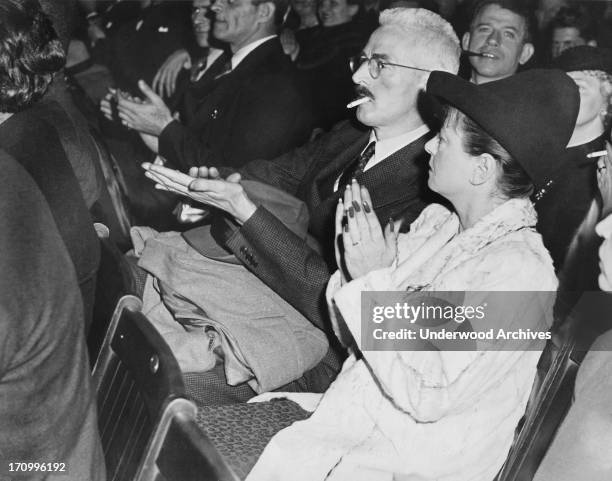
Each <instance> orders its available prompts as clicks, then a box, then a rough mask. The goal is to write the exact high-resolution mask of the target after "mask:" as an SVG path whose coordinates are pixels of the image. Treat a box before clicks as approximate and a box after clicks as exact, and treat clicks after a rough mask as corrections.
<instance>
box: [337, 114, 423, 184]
mask: <svg viewBox="0 0 612 481" xmlns="http://www.w3.org/2000/svg"><path fill="white" fill-rule="evenodd" d="M427 132H429V127H427V125H421V126H420V127H417V128H416V129H414V130H411V131H410V132H406V133H405V134H400V135H398V136H396V137H392V138H390V139H385V140H376V134H375V133H374V130H372V131H371V132H370V140H369V141H368V145H370V143H371V142H376V145H375V146H374V155H373V156H372V158H371V159H370V160H369V161H368V163H367V164H366V165H365V167H364V169H363V170H364V172H365V171H366V170H368V169H371V168H372V167H374V166H375V165H376V164H378V163H380V162H382V161H383V160H385V159H386V158H387V157H389V156H390V155H391V154H394V153H395V152H397V151H398V150H400V149H401V148H403V147H406V146H407V145H408V144H411V143H412V142H414V141H415V140H418V139H420V138H421V137H423V135H425V134H426V133H427ZM368 145H366V146H365V148H364V149H363V150H362V151H361V153H362V154H363V152H364V150H365V149H367V147H368ZM340 177H342V174H340V175H339V176H338V178H337V179H336V182H334V192H335V191H337V190H338V184H339V182H340Z"/></svg>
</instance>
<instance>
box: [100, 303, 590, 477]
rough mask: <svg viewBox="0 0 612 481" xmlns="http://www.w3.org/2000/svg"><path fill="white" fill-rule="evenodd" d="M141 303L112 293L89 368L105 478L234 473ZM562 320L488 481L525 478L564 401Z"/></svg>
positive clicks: (568, 384) (568, 350) (573, 346)
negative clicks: (105, 326)
mask: <svg viewBox="0 0 612 481" xmlns="http://www.w3.org/2000/svg"><path fill="white" fill-rule="evenodd" d="M141 305H142V304H141V301H140V300H139V299H138V298H137V297H135V296H132V295H127V296H123V297H121V298H120V300H119V301H118V303H117V306H116V308H115V310H114V312H113V314H112V316H111V318H110V321H109V322H108V323H107V324H108V330H107V332H106V335H105V337H104V341H103V344H102V347H101V350H100V353H99V355H98V357H97V360H96V362H95V365H94V368H93V378H94V386H95V388H96V392H97V401H98V416H99V428H100V436H101V439H102V446H103V450H104V454H105V457H106V463H107V470H108V479H109V480H113V481H131V480H134V481H145V480H146V481H161V480H168V481H171V480H177V481H178V480H181V481H191V480H193V481H196V480H220V481H226V480H228V481H229V480H238V479H241V477H239V476H238V475H237V474H236V472H238V473H240V474H243V472H241V470H240V467H238V466H235V468H236V469H233V468H234V467H233V466H232V460H231V459H229V458H228V457H224V456H223V455H222V454H220V451H219V450H218V449H217V448H216V447H215V445H214V443H213V441H212V440H211V438H210V437H209V436H207V434H206V433H205V432H204V431H203V430H202V428H201V427H200V426H199V425H198V423H197V422H196V414H197V407H196V405H195V403H194V402H193V401H192V400H190V399H188V396H187V394H186V390H185V384H184V381H183V378H182V375H181V372H180V369H179V367H178V364H177V361H176V359H175V358H174V356H173V354H172V352H171V351H170V349H169V347H168V346H167V344H166V343H165V341H164V340H163V339H162V337H161V336H160V335H159V334H158V333H157V331H156V330H155V328H154V327H153V325H152V324H151V323H150V322H149V321H148V320H147V318H146V316H145V315H144V314H143V313H142V312H140V309H141ZM569 324H571V323H569ZM569 324H566V325H565V326H564V328H563V329H560V330H559V331H558V332H557V333H556V334H555V336H554V337H553V339H552V340H551V341H549V343H548V344H547V346H546V349H545V350H544V352H543V354H542V357H541V359H540V365H539V370H538V371H539V372H538V377H537V378H536V380H535V382H534V386H533V390H532V394H531V398H530V401H529V404H528V407H527V411H526V414H525V417H524V420H523V422H522V423H521V425H520V427H519V428H518V429H517V434H516V439H515V442H514V444H513V447H512V449H511V451H510V453H509V455H508V458H507V460H506V463H505V465H504V466H503V468H502V469H501V471H500V473H499V474H498V476H497V477H496V479H495V481H528V480H531V479H532V478H533V476H534V474H535V472H536V471H537V469H538V466H539V464H540V462H541V461H542V458H543V457H544V455H545V454H546V450H547V448H548V446H549V445H550V443H551V441H552V439H553V437H554V435H555V432H556V430H557V428H558V427H559V425H560V423H561V421H562V420H563V418H564V417H565V414H566V413H567V410H568V409H569V407H570V405H571V401H572V393H573V385H574V380H575V378H576V373H577V371H578V367H579V365H580V361H581V360H582V358H583V357H584V354H585V351H584V344H582V343H579V342H577V341H576V338H575V336H573V335H572V330H571V329H569V328H568V327H567V326H568V325H569ZM252 461H253V462H254V460H252Z"/></svg>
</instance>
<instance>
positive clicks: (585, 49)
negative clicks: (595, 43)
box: [553, 45, 612, 75]
mask: <svg viewBox="0 0 612 481" xmlns="http://www.w3.org/2000/svg"><path fill="white" fill-rule="evenodd" d="M553 67H556V68H560V69H561V70H564V71H566V72H579V71H581V70H601V71H602V72H606V73H609V74H610V75H612V49H609V48H601V47H590V46H588V45H581V46H579V47H573V48H568V49H567V50H564V51H563V52H562V53H561V55H559V56H558V57H557V58H556V59H555V60H554V61H553Z"/></svg>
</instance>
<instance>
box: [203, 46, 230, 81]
mask: <svg viewBox="0 0 612 481" xmlns="http://www.w3.org/2000/svg"><path fill="white" fill-rule="evenodd" d="M231 60H232V54H231V53H229V52H223V53H222V54H221V55H220V56H219V57H218V58H217V59H216V60H215V61H214V62H213V63H212V65H211V66H210V68H209V69H208V70H207V71H206V72H205V73H204V75H203V77H202V78H205V77H206V79H208V80H215V79H216V78H218V77H220V76H221V75H224V74H226V73H227V72H230V71H231V70H232V62H231Z"/></svg>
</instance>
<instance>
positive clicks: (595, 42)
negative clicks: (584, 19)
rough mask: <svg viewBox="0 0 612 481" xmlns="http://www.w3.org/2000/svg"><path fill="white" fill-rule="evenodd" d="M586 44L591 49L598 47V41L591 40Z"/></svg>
mask: <svg viewBox="0 0 612 481" xmlns="http://www.w3.org/2000/svg"><path fill="white" fill-rule="evenodd" d="M586 44H587V45H588V46H589V47H597V40H589V41H588V42H587V43H586Z"/></svg>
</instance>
